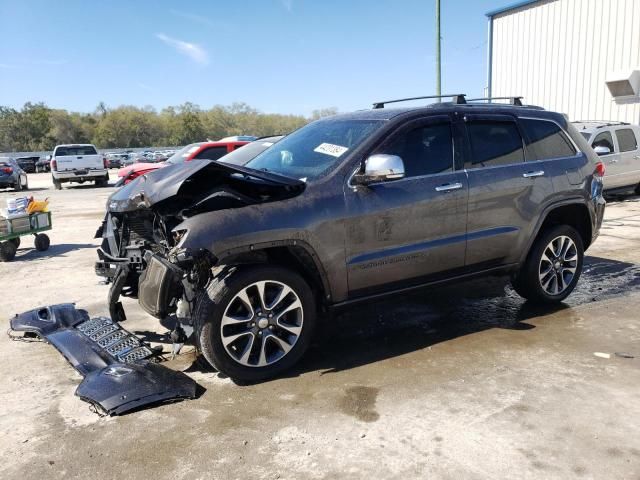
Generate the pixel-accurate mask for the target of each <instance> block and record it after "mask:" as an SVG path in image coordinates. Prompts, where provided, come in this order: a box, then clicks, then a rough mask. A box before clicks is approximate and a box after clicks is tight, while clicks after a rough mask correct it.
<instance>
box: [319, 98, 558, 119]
mask: <svg viewBox="0 0 640 480" xmlns="http://www.w3.org/2000/svg"><path fill="white" fill-rule="evenodd" d="M453 111H458V112H464V113H479V114H483V113H485V114H486V113H513V112H516V113H518V114H520V115H524V114H525V113H526V114H527V115H534V116H536V117H545V116H553V115H558V114H556V113H554V112H549V111H547V110H544V109H542V108H540V107H536V106H533V105H524V106H516V105H509V104H504V103H475V102H474V103H466V104H454V103H451V102H442V103H431V104H428V105H423V106H417V107H416V106H412V107H404V108H398V107H396V108H375V109H372V110H358V111H355V112H351V113H341V114H338V115H334V116H331V117H326V118H322V119H320V120H318V121H319V122H322V121H327V122H330V121H334V120H391V119H393V118H395V117H397V116H399V115H410V114H431V115H437V114H439V113H450V112H453Z"/></svg>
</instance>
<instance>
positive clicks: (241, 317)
mask: <svg viewBox="0 0 640 480" xmlns="http://www.w3.org/2000/svg"><path fill="white" fill-rule="evenodd" d="M194 317H195V321H196V325H198V326H199V335H198V339H199V342H200V346H201V349H202V352H203V354H204V356H205V358H206V359H207V360H208V361H209V362H210V363H211V364H212V365H213V366H214V367H215V368H217V369H218V370H219V371H220V372H222V373H224V374H226V375H228V376H229V377H231V378H233V379H235V380H240V381H246V382H254V381H259V380H264V379H267V378H270V377H273V376H276V375H278V374H279V373H281V372H283V371H284V370H286V369H287V368H290V367H291V366H292V365H293V364H294V363H296V362H297V361H298V359H299V358H300V357H301V356H302V354H303V353H304V352H305V350H306V349H307V347H308V345H309V342H310V339H311V335H312V333H313V330H314V327H315V319H316V311H315V302H314V299H313V294H312V292H311V289H310V288H309V286H308V285H307V283H306V282H305V281H304V280H303V279H302V277H300V276H299V275H298V274H297V273H295V272H291V271H289V270H286V269H283V268H280V267H275V266H274V267H269V266H264V267H263V266H255V267H248V268H245V269H243V270H237V271H235V272H233V273H231V274H230V275H228V276H226V277H223V278H221V279H216V280H213V281H212V282H211V283H210V285H209V288H208V289H207V291H206V293H205V294H204V295H202V296H201V298H200V299H199V301H198V305H197V306H196V311H195V314H194Z"/></svg>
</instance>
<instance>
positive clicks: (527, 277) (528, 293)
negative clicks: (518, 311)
mask: <svg viewBox="0 0 640 480" xmlns="http://www.w3.org/2000/svg"><path fill="white" fill-rule="evenodd" d="M560 237H568V238H569V239H571V240H572V241H573V244H574V246H575V254H576V260H575V261H574V262H575V272H574V273H573V277H571V280H570V281H569V282H568V283H567V286H566V288H564V290H562V291H560V292H559V293H557V294H552V293H550V292H549V291H547V290H546V289H545V288H544V287H543V285H542V283H543V280H541V279H540V275H541V270H542V268H543V266H542V262H543V260H542V257H543V255H544V254H545V251H547V247H548V246H549V244H550V243H551V242H552V241H554V240H555V239H558V238H560ZM583 261H584V244H583V242H582V237H581V236H580V234H579V233H578V232H577V231H576V229H575V228H573V227H571V226H569V225H558V226H554V227H551V228H549V229H547V230H545V231H543V232H541V233H540V234H538V237H537V238H536V240H535V242H534V243H533V246H532V247H531V250H530V251H529V255H528V256H527V260H526V261H525V263H524V265H523V266H522V268H521V269H520V271H519V272H518V274H517V275H516V277H515V278H514V279H513V280H512V282H511V283H512V285H513V288H514V290H515V291H516V292H517V293H518V295H520V296H521V297H524V298H526V299H527V300H529V301H531V302H535V303H544V304H552V303H559V302H562V301H563V300H564V299H565V298H567V297H568V296H569V295H570V294H571V292H572V291H573V289H574V288H575V287H576V284H577V283H578V280H579V279H580V274H581V273H582V265H583ZM574 262H571V263H570V264H568V265H570V266H571V267H572V268H573V267H574ZM547 263H548V264H549V267H550V268H549V274H548V275H549V276H548V277H546V278H550V277H554V276H555V279H552V280H553V282H555V285H560V284H561V283H560V282H564V281H565V280H564V278H563V279H562V280H560V278H561V277H564V273H562V272H563V270H558V271H559V272H560V273H557V272H558V271H556V273H553V271H552V270H551V269H553V267H554V264H553V263H551V262H545V264H547ZM559 263H560V264H561V265H562V262H559ZM554 270H555V269H554ZM553 282H551V284H553ZM549 288H552V287H551V285H549Z"/></svg>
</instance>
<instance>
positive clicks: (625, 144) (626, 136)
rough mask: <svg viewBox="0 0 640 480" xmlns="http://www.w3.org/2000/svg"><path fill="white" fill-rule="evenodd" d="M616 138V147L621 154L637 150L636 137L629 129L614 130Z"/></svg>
mask: <svg viewBox="0 0 640 480" xmlns="http://www.w3.org/2000/svg"><path fill="white" fill-rule="evenodd" d="M616 137H617V138H618V146H619V147H620V151H621V152H631V151H633V150H637V149H638V141H637V140H636V135H635V134H634V133H633V130H631V129H630V128H623V129H621V130H616Z"/></svg>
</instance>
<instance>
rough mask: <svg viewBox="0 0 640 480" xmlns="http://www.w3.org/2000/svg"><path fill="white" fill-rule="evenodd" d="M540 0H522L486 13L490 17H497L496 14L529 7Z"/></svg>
mask: <svg viewBox="0 0 640 480" xmlns="http://www.w3.org/2000/svg"><path fill="white" fill-rule="evenodd" d="M540 1H541V0H521V1H519V2H516V3H512V4H511V5H507V6H506V7H502V8H497V9H496V10H491V11H490V12H487V13H486V14H485V15H486V16H487V17H489V18H491V17H495V16H496V15H500V14H501V13H506V12H509V11H511V10H515V9H517V8H521V7H527V6H529V5H532V4H534V3H538V2H540Z"/></svg>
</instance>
